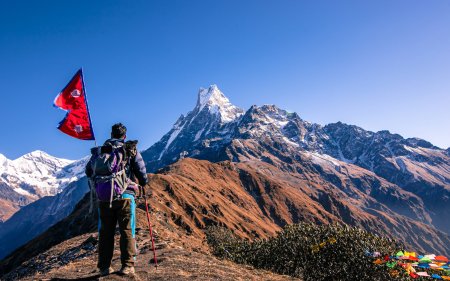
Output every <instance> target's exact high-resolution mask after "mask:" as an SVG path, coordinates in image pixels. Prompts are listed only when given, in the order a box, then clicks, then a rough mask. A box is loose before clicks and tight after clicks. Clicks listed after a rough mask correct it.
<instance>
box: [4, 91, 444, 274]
mask: <svg viewBox="0 0 450 281" xmlns="http://www.w3.org/2000/svg"><path fill="white" fill-rule="evenodd" d="M142 155H143V157H144V160H145V161H146V165H147V169H148V171H149V172H152V173H156V174H155V175H150V177H151V178H152V179H153V180H152V181H151V183H150V188H151V189H153V190H155V191H156V196H155V198H153V199H152V200H153V201H152V204H153V205H154V206H156V207H155V208H156V209H155V212H156V213H157V214H158V216H159V217H158V220H159V221H158V223H161V225H160V226H161V227H163V228H164V227H169V225H171V227H172V228H173V227H175V228H179V229H181V230H182V232H183V233H187V235H188V236H195V237H197V238H199V239H201V238H202V230H203V229H204V228H205V227H206V226H208V225H215V224H218V225H224V226H227V227H228V228H231V229H233V230H234V231H235V232H237V233H238V234H239V235H240V236H242V237H247V238H258V237H259V238H264V237H268V236H270V235H273V234H274V233H275V232H276V231H277V230H279V229H280V227H282V226H284V225H286V224H290V223H296V222H299V221H305V220H306V221H314V222H317V223H347V224H351V225H357V226H359V227H361V228H364V229H367V230H369V231H371V232H373V233H376V234H379V235H385V236H390V237H393V238H395V239H397V240H401V241H403V242H404V243H405V245H406V247H408V248H410V249H414V250H417V251H420V252H439V253H442V254H447V255H448V254H450V237H449V233H450V221H449V220H448V218H447V217H446V216H447V214H448V212H449V211H450V204H449V200H450V199H449V198H450V148H449V149H446V150H444V149H441V148H438V147H436V146H434V145H432V144H431V143H429V142H427V141H425V140H422V139H418V138H408V139H405V138H403V137H402V136H400V135H398V134H392V133H390V132H389V131H379V132H370V131H367V130H364V129H362V128H360V127H357V126H353V125H347V124H344V123H341V122H338V123H332V124H328V125H326V126H322V125H319V124H314V123H310V122H308V121H305V120H303V119H301V118H300V116H299V115H298V114H297V113H293V112H288V111H286V110H283V109H280V108H278V107H277V106H275V105H263V106H256V105H255V106H252V107H250V108H249V109H248V110H246V111H244V110H242V109H240V108H239V107H237V106H235V105H233V104H231V102H230V101H229V100H228V98H227V97H226V96H225V95H224V94H223V93H222V92H221V91H220V90H219V89H218V87H217V86H215V85H212V86H210V87H209V88H206V89H200V91H199V93H198V99H197V103H196V106H195V107H194V109H193V110H192V111H190V112H188V113H187V114H186V115H181V116H180V117H179V118H178V120H177V121H176V122H175V124H174V126H173V128H172V129H171V130H170V131H169V132H168V133H167V134H165V135H164V136H163V137H162V138H161V140H160V141H158V142H156V143H155V144H154V145H152V146H151V147H150V148H148V149H146V150H144V151H142ZM185 158H187V159H185ZM188 158H195V159H199V160H200V161H199V160H193V159H188ZM215 163H217V164H215ZM161 177H162V178H164V180H162V179H161ZM82 181H83V179H81V180H79V181H78V182H74V183H73V184H72V186H79V187H76V188H75V187H73V188H65V190H68V191H69V190H72V191H73V190H77V191H78V190H81V191H80V193H79V195H78V196H79V197H77V198H76V200H73V201H71V202H72V203H71V204H69V205H70V206H69V205H67V207H64V208H62V209H61V210H63V209H64V210H65V211H66V213H64V216H67V214H68V213H70V212H71V211H72V209H73V207H74V204H75V203H76V202H75V201H77V202H78V200H80V199H81V197H82V196H83V194H84V193H85V192H86V191H87V187H84V189H83V187H80V186H85V182H84V183H83V182H82ZM16 193H17V192H16ZM58 196H59V199H58ZM58 196H55V197H52V198H53V199H51V200H50V201H51V202H53V203H51V202H50V201H49V202H48V203H45V204H42V208H45V207H44V206H49V205H52V204H53V205H54V204H56V203H54V202H57V201H58V200H60V201H61V200H63V201H64V199H63V198H66V197H67V196H69V194H68V193H67V194H65V193H63V192H62V193H60V194H59V195H58ZM41 200H42V199H41ZM85 200H86V198H85ZM38 201H40V200H38ZM38 201H36V202H34V203H32V204H30V205H29V206H28V207H29V208H32V206H33V205H34V204H37V203H38ZM23 210H26V208H23ZM67 210H68V211H67ZM75 211H76V210H75ZM20 212H22V210H20V211H19V212H17V214H16V215H17V216H18V215H20ZM30 213H33V212H30ZM61 214H63V212H62V211H61ZM25 216H27V215H25ZM71 216H74V213H72V215H71ZM78 216H81V214H79V215H78ZM13 218H14V217H13ZM18 218H19V217H18ZM68 218H69V217H68ZM61 219H62V217H61ZM10 220H11V219H10ZM77 220H78V221H79V220H80V218H79V217H77V219H75V218H73V217H72V220H71V222H73V221H77ZM16 221H20V220H19V219H17V220H16ZM55 222H56V221H55V220H54V221H53V222H52V224H53V223H55ZM164 222H165V223H164ZM6 223H8V221H7V222H6ZM42 223H43V224H45V222H42ZM69 224H71V223H68V222H65V223H61V224H56V225H55V227H56V228H57V229H59V230H58V231H61V232H65V231H66V232H67V231H68V230H67V229H66V230H65V229H64V228H65V227H68V225H69ZM167 224H168V225H167ZM71 225H72V226H73V224H71ZM46 227H48V225H46ZM91 228H92V225H91ZM91 228H86V229H83V231H79V232H72V231H69V233H72V234H73V235H72V236H70V237H76V235H78V234H81V233H85V232H89V231H95V230H94V229H91ZM10 229H11V231H12V232H11V233H10V235H12V234H13V233H14V231H13V229H14V228H13V227H12V228H10ZM49 235H50V234H49V233H47V232H44V233H43V234H42V235H41V236H39V237H37V238H36V239H37V240H34V242H33V241H31V242H30V243H34V244H36V241H40V242H38V244H39V243H41V245H43V246H42V247H41V248H39V247H38V249H36V247H34V248H33V249H34V251H33V252H29V253H28V255H27V254H24V251H25V252H26V249H27V245H31V244H30V243H29V244H26V245H25V246H24V247H22V248H20V249H19V250H18V251H15V252H14V253H12V254H11V255H10V256H9V257H8V258H7V259H6V261H7V263H8V264H9V266H11V264H15V265H16V266H17V265H18V264H20V263H21V262H22V261H24V260H26V258H30V257H31V256H33V255H35V254H36V253H39V251H40V252H42V251H44V250H47V249H49V247H53V246H54V245H55V243H56V242H54V243H53V242H52V243H50V242H48V241H50V240H49V239H46V238H43V237H48V236H49ZM1 237H2V235H1V232H0V242H2V240H1V239H2V238H1ZM10 237H12V236H10ZM64 237H65V238H67V239H69V238H70V237H66V236H64ZM44 240H45V241H47V242H43V241H44ZM59 242H61V241H59ZM59 242H58V243H59ZM49 243H50V244H49ZM0 244H1V243H0ZM34 244H33V245H34ZM11 250H12V249H11ZM19 252H21V253H19ZM19 256H20V257H21V258H20V259H19V258H18V257H19ZM11 261H14V262H11ZM18 261H21V262H20V263H19V262H18ZM12 267H13V266H12Z"/></svg>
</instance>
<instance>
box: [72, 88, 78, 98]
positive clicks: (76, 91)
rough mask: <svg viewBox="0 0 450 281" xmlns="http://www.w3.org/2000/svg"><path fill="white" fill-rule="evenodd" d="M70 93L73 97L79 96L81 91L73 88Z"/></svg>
mask: <svg viewBox="0 0 450 281" xmlns="http://www.w3.org/2000/svg"><path fill="white" fill-rule="evenodd" d="M70 95H71V96H72V97H74V98H79V97H80V96H81V93H80V91H79V90H78V89H75V90H73V91H72V92H71V93H70Z"/></svg>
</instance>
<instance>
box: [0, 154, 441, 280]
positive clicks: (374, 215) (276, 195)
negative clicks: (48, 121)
mask: <svg viewBox="0 0 450 281" xmlns="http://www.w3.org/2000/svg"><path fill="white" fill-rule="evenodd" d="M149 176H150V183H151V184H150V189H151V190H152V196H151V198H150V200H149V202H150V205H151V206H152V221H153V222H154V224H155V225H154V229H155V230H156V232H157V244H159V245H160V244H167V245H170V247H169V246H167V247H168V248H169V249H170V250H168V251H169V252H168V253H167V256H165V255H166V254H163V253H165V252H164V251H163V250H162V249H163V248H161V249H160V250H159V254H160V256H161V261H160V264H161V267H163V266H169V265H170V266H173V264H172V262H174V260H175V259H178V258H179V256H178V254H177V255H175V254H174V252H173V251H175V250H174V249H177V248H178V249H180V251H179V252H184V253H186V254H187V255H189V257H199V258H200V260H202V261H203V260H208V259H211V262H212V263H213V264H218V266H219V267H222V266H224V267H222V268H224V271H227V270H231V271H233V272H235V269H227V267H228V266H229V265H223V264H219V262H218V261H216V260H215V259H212V258H208V257H207V256H208V255H209V252H208V248H207V246H206V245H205V244H204V232H203V231H204V229H205V228H206V227H207V226H209V225H220V226H225V227H227V228H229V229H232V230H233V231H234V232H235V233H236V234H238V235H239V236H240V237H244V238H250V239H255V238H267V237H269V236H272V235H274V234H275V233H276V232H277V231H278V230H280V227H281V226H282V225H285V224H290V223H295V222H299V221H312V222H317V223H331V222H340V223H349V224H353V225H358V226H361V227H364V228H366V229H368V230H370V231H371V232H374V233H378V234H383V235H389V236H392V237H395V238H401V239H402V240H404V241H405V242H406V244H407V248H408V249H415V250H419V251H426V252H429V251H433V252H439V253H447V254H448V253H450V237H448V236H447V235H445V234H443V233H442V232H439V231H437V230H435V229H433V228H430V227H427V226H426V225H425V224H423V223H421V222H416V221H414V220H412V219H410V218H408V217H406V216H403V215H400V214H397V213H395V212H394V211H392V210H391V209H390V208H389V207H388V206H386V205H383V204H380V203H377V202H376V200H375V199H374V198H373V197H372V196H371V195H370V194H367V193H363V192H361V191H359V190H358V189H357V188H356V187H354V186H352V185H349V186H348V190H352V192H354V193H355V194H357V195H358V196H360V197H361V199H360V200H349V199H348V196H346V194H345V193H344V192H343V191H342V190H341V188H340V187H338V186H335V185H333V184H330V183H329V182H328V180H327V179H324V178H321V177H320V176H318V175H317V174H315V175H308V176H307V175H306V174H305V175H304V176H301V175H299V174H294V173H288V172H283V171H281V170H279V169H278V168H276V167H275V166H273V165H271V164H267V163H264V162H261V161H256V162H252V161H248V162H241V163H233V162H229V161H226V162H220V163H211V162H209V161H204V160H195V159H189V158H187V159H183V160H181V161H179V162H177V163H175V164H173V165H171V166H168V167H166V168H164V169H162V170H160V171H159V172H158V173H157V174H152V175H149ZM373 177H374V178H375V179H376V176H373ZM386 184H387V183H386V182H383V181H382V180H380V186H381V187H382V188H381V189H383V188H384V185H386ZM399 196H400V195H399ZM411 196H413V195H411ZM142 203H143V201H142V200H140V201H139V204H138V212H137V225H138V228H139V231H138V237H139V239H140V240H139V243H138V247H139V249H140V251H141V253H143V254H144V255H143V256H142V257H140V258H139V266H140V268H139V269H138V275H139V277H140V278H142V279H147V278H149V279H150V278H152V276H151V273H149V272H148V270H151V269H148V268H147V269H144V268H146V267H147V266H148V265H146V264H142V262H144V261H147V260H149V259H150V258H151V253H150V252H149V251H150V249H151V248H150V244H149V239H148V236H146V231H147V230H146V217H145V212H144V206H143V204H142ZM87 210H88V197H87V196H86V197H85V198H84V200H83V201H81V202H80V204H79V205H78V206H77V207H76V208H75V210H74V212H73V213H72V214H71V215H70V216H68V217H67V218H66V219H64V220H63V221H61V222H60V223H57V224H56V225H55V226H53V227H52V228H50V229H49V230H48V231H47V232H45V233H44V234H42V235H41V236H39V237H37V238H36V239H34V240H33V241H30V242H29V243H28V244H26V245H25V246H23V247H21V248H19V249H17V250H16V251H15V252H14V253H13V254H11V255H10V256H8V257H7V258H6V259H4V260H3V261H2V262H1V263H0V268H2V269H3V273H6V272H9V273H8V274H7V275H5V276H4V277H3V278H4V279H8V278H16V277H20V278H22V277H23V278H25V277H27V278H30V279H33V278H51V277H56V276H58V277H62V276H63V275H58V274H62V273H63V272H64V274H67V275H69V273H70V276H73V277H77V278H86V277H87V276H93V275H95V274H96V273H95V272H94V271H95V247H96V243H95V241H96V240H95V239H90V240H89V239H88V237H89V236H90V235H94V238H95V234H94V233H95V232H96V220H95V216H94V215H89V214H88V211H87ZM86 233H88V234H89V233H92V234H89V235H86ZM80 235H82V236H80ZM83 235H84V236H83ZM68 239H72V240H68ZM424 240H425V242H424ZM161 247H166V246H161ZM180 247H181V248H180ZM192 251H194V252H195V253H192ZM189 252H191V254H188V253H189ZM180 254H181V253H180ZM174 255H175V256H174ZM166 257H167V259H166ZM117 258H118V256H117V253H116V259H115V264H117V262H118V260H117ZM179 262H180V261H177V262H176V263H177V264H178V266H181V265H180V264H179ZM185 262H186V263H189V262H190V259H189V258H188V259H187V261H186V260H185ZM201 263H202V262H201ZM212 268H216V267H215V266H212ZM202 270H205V268H203V269H202ZM183 271H184V272H186V270H183ZM38 272H41V274H40V275H37V274H38ZM180 272H182V271H180ZM247 273H248V272H245V274H247ZM180 274H181V273H180ZM183 274H186V275H184V276H180V275H178V277H177V278H181V279H182V280H183V278H185V279H184V280H196V279H195V278H200V280H202V278H203V277H204V276H203V277H202V276H199V275H195V273H194V272H192V271H188V273H183ZM67 275H66V276H67ZM159 276H160V278H161V280H176V278H175V277H173V278H174V279H170V278H167V279H164V278H165V277H164V275H159ZM208 276H209V275H208ZM264 276H265V275H264ZM209 278H210V279H209ZM224 278H226V276H225V277H224ZM244 279H245V278H244ZM248 279H250V280H253V279H256V277H251V276H250V275H249V277H248ZM203 280H214V279H213V278H212V277H208V278H207V277H204V279H203ZM219 280H220V279H219ZM222 280H227V279H222ZM228 280H229V279H228ZM265 280H272V279H265ZM273 280H275V279H273ZM280 280H281V279H280Z"/></svg>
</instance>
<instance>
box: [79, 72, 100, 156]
mask: <svg viewBox="0 0 450 281" xmlns="http://www.w3.org/2000/svg"><path fill="white" fill-rule="evenodd" d="M80 71H81V81H82V82H83V89H84V99H85V100H86V107H87V112H88V117H89V123H90V124H91V129H92V137H93V138H94V145H95V147H97V140H96V139H95V134H94V123H92V120H91V112H90V111H89V102H88V98H87V91H86V85H85V84H84V75H83V67H81V68H80Z"/></svg>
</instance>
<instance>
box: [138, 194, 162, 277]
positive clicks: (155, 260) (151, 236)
mask: <svg viewBox="0 0 450 281" xmlns="http://www.w3.org/2000/svg"><path fill="white" fill-rule="evenodd" d="M142 190H144V187H142ZM144 199H145V211H146V212H147V222H148V229H149V231H150V238H151V239H152V249H153V260H154V262H155V269H158V261H157V259H156V250H155V240H154V239H153V230H152V224H151V223H150V212H149V211H148V202H147V196H146V195H145V191H144Z"/></svg>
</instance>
